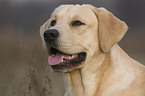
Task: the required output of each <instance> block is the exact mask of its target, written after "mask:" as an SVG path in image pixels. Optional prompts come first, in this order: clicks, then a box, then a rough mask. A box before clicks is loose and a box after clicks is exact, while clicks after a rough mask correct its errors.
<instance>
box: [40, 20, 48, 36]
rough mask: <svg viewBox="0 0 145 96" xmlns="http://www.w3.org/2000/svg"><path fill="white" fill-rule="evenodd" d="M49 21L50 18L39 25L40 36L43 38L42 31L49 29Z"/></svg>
mask: <svg viewBox="0 0 145 96" xmlns="http://www.w3.org/2000/svg"><path fill="white" fill-rule="evenodd" d="M49 23H50V19H48V20H47V21H46V22H45V23H44V24H43V25H42V26H41V27H40V36H41V39H43V33H44V31H45V30H47V29H49V26H48V25H49Z"/></svg>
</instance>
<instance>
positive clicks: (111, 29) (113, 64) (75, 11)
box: [40, 4, 145, 96]
mask: <svg viewBox="0 0 145 96" xmlns="http://www.w3.org/2000/svg"><path fill="white" fill-rule="evenodd" d="M127 29H128V27H127V25H126V23H125V22H123V21H121V20H120V19H118V18H117V17H115V16H114V15H113V14H112V13H111V12H109V11H108V10H106V9H105V8H102V7H101V8H96V7H94V6H92V5H89V4H83V5H61V6H59V7H58V8H56V9H55V11H54V12H53V13H52V15H51V18H50V19H48V20H47V21H46V23H44V24H43V25H42V26H41V28H40V35H41V38H42V41H43V46H44V49H45V50H46V53H48V55H49V56H48V63H49V65H50V66H51V68H52V69H53V71H56V72H63V75H64V82H65V88H66V93H65V96H145V66H143V65H142V64H140V63H139V62H137V61H135V60H133V59H132V58H131V57H129V56H128V55H127V54H126V53H125V52H124V51H123V50H122V49H121V48H120V47H119V45H118V44H117V43H118V42H119V41H120V40H121V39H122V38H123V36H124V34H125V33H126V31H127Z"/></svg>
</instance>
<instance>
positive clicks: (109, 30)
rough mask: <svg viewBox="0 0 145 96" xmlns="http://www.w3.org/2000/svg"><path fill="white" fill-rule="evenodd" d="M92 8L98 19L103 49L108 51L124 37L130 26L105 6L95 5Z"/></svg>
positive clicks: (100, 41)
mask: <svg viewBox="0 0 145 96" xmlns="http://www.w3.org/2000/svg"><path fill="white" fill-rule="evenodd" d="M92 10H93V12H94V13H95V15H96V16H97V19H98V28H99V29H98V31H99V32H98V34H99V43H100V47H101V50H102V51H103V52H105V53H107V52H109V51H110V49H111V47H112V46H113V45H114V44H116V43H117V42H119V41H120V40H121V39H122V37H123V36H124V34H125V33H126V31H127V29H128V27H127V25H126V24H125V22H123V21H121V20H119V19H118V18H117V17H115V16H114V15H113V14H112V13H111V12H109V11H108V10H106V9H105V8H95V7H93V9H92Z"/></svg>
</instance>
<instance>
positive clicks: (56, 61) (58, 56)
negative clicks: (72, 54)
mask: <svg viewBox="0 0 145 96" xmlns="http://www.w3.org/2000/svg"><path fill="white" fill-rule="evenodd" d="M63 58H65V59H69V56H68V55H64V54H61V53H57V54H55V56H49V57H48V63H49V64H50V65H58V64H59V63H60V62H61V61H62V60H63Z"/></svg>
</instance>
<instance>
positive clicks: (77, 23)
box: [72, 20, 86, 26]
mask: <svg viewBox="0 0 145 96" xmlns="http://www.w3.org/2000/svg"><path fill="white" fill-rule="evenodd" d="M80 25H86V24H85V23H83V22H81V21H79V20H76V21H73V22H72V26H80Z"/></svg>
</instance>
